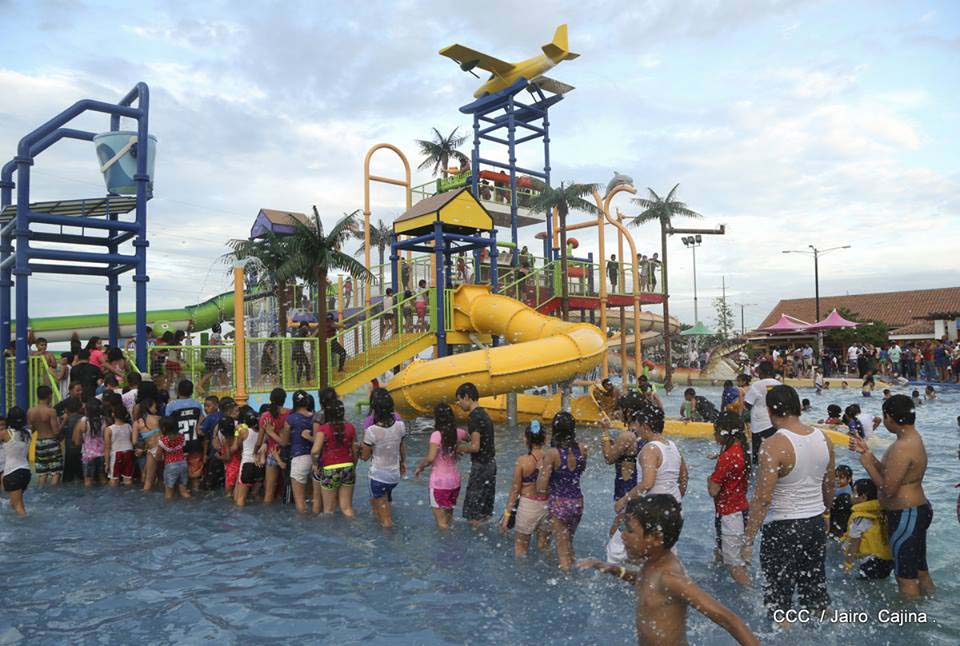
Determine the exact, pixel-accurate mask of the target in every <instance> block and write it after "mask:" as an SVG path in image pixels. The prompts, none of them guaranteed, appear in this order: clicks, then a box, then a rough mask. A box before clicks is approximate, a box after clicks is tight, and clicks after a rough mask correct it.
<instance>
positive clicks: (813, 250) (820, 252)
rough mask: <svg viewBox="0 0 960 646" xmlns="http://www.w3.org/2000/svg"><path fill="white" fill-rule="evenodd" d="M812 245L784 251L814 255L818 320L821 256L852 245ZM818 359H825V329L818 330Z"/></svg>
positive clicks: (818, 318)
mask: <svg viewBox="0 0 960 646" xmlns="http://www.w3.org/2000/svg"><path fill="white" fill-rule="evenodd" d="M807 246H808V247H810V251H806V250H796V249H786V250H784V251H783V253H802V254H806V255H808V256H813V293H814V302H815V303H816V313H817V314H816V316H817V321H819V320H820V256H822V255H824V254H827V253H830V252H831V251H839V250H840V249H849V248H850V245H848V244H845V245H843V246H841V247H830V248H829V249H818V248H817V247H814V246H813V245H812V244H811V245H807ZM817 359H818V360H819V361H823V330H817Z"/></svg>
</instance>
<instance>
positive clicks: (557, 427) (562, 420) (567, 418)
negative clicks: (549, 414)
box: [550, 410, 578, 449]
mask: <svg viewBox="0 0 960 646" xmlns="http://www.w3.org/2000/svg"><path fill="white" fill-rule="evenodd" d="M550 431H551V433H550V446H552V447H554V448H558V449H570V448H574V447H577V446H578V445H577V420H576V419H575V418H574V417H573V415H571V414H570V413H568V412H567V411H563V410H562V411H560V412H559V413H557V414H556V415H554V416H553V421H552V422H551V423H550Z"/></svg>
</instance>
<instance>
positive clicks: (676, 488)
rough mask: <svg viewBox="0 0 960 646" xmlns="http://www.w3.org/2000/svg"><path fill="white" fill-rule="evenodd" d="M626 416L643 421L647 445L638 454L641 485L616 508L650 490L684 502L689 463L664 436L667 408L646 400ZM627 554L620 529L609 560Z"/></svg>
mask: <svg viewBox="0 0 960 646" xmlns="http://www.w3.org/2000/svg"><path fill="white" fill-rule="evenodd" d="M625 415H632V416H633V418H634V419H635V420H636V421H637V422H638V423H639V429H638V434H639V435H640V439H641V440H643V441H645V442H646V444H645V445H644V446H643V448H642V449H641V450H640V454H639V455H638V456H637V463H638V466H639V468H640V477H639V478H638V479H637V485H636V486H635V487H634V488H633V489H631V490H630V491H628V492H627V493H626V495H624V496H623V497H622V498H620V499H619V500H618V501H617V502H616V504H615V505H614V511H616V512H617V514H620V513H622V512H623V510H624V509H625V508H626V506H627V502H628V501H630V500H631V499H633V498H637V497H639V496H642V495H644V494H648V493H650V494H653V493H665V494H669V495H671V496H673V497H674V499H675V500H676V501H677V502H678V503H679V502H681V501H682V499H683V496H684V495H686V493H687V464H686V462H684V460H683V456H682V455H680V451H679V450H678V449H677V445H676V444H674V443H673V441H672V440H667V439H664V437H663V422H664V415H663V410H661V409H659V408H657V407H656V406H655V405H654V404H653V403H651V402H650V401H647V400H644V401H643V402H641V403H640V405H639V406H638V407H637V408H634V409H632V410H628V411H625ZM674 549H675V548H674ZM626 557H627V555H626V549H625V548H624V545H623V538H622V537H621V535H620V530H619V529H618V530H617V531H616V532H615V533H614V535H613V536H611V537H610V541H609V542H608V543H607V561H608V562H610V563H623V562H624V561H625V560H626Z"/></svg>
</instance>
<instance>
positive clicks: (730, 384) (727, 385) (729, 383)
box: [723, 379, 733, 388]
mask: <svg viewBox="0 0 960 646" xmlns="http://www.w3.org/2000/svg"><path fill="white" fill-rule="evenodd" d="M723 387H724V388H733V382H732V381H730V380H729V379H727V380H725V381H724V382H723Z"/></svg>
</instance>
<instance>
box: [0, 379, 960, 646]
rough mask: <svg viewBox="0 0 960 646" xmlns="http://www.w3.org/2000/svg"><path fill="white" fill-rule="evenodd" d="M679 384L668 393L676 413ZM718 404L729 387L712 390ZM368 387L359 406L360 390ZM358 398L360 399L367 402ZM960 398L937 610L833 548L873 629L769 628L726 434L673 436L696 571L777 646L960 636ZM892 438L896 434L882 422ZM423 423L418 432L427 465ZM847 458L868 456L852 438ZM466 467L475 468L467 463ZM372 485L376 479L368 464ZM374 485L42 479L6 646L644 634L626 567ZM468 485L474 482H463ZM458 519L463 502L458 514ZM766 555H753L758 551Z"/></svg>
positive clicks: (515, 639) (602, 487)
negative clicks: (344, 503) (533, 546)
mask: <svg viewBox="0 0 960 646" xmlns="http://www.w3.org/2000/svg"><path fill="white" fill-rule="evenodd" d="M681 392H682V389H678V390H675V391H674V392H673V394H672V395H670V396H667V397H665V398H664V402H665V405H666V407H667V412H668V414H671V415H675V414H676V412H677V410H678V409H679V407H680V394H681ZM698 392H702V394H706V395H707V396H709V397H710V398H711V399H712V400H719V389H715V388H698ZM801 396H803V397H808V398H810V400H811V401H812V402H813V405H814V408H815V411H814V413H813V414H811V415H809V416H808V417H809V419H810V420H815V419H818V418H820V417H822V416H823V412H822V411H824V410H825V409H826V405H827V404H828V403H838V404H840V405H842V406H843V405H846V404H847V403H852V402H858V403H860V404H861V405H862V406H863V407H864V411H865V412H867V413H871V414H873V413H878V412H879V409H880V404H881V401H882V399H881V398H880V397H874V398H873V399H864V398H862V397H861V396H860V394H859V392H856V391H852V390H851V391H830V392H828V393H824V394H823V395H821V396H819V397H818V396H817V395H816V394H815V393H814V392H813V391H812V390H809V391H804V392H802V393H801ZM353 401H354V400H353V398H351V399H350V401H349V402H348V403H350V404H352V402H353ZM353 410H354V409H353V407H352V405H348V411H351V412H352V411H353ZM958 414H960V392H945V393H943V394H942V395H941V399H940V400H939V401H937V402H935V403H931V404H928V405H925V406H922V407H921V408H920V409H919V411H918V416H919V419H918V427H919V428H920V430H921V432H922V433H923V435H924V439H925V442H926V444H927V448H928V451H929V453H930V467H929V469H928V471H927V483H926V491H927V495H928V496H929V498H930V500H931V502H932V503H933V506H934V522H933V526H932V528H931V531H930V535H929V560H930V567H931V575H932V576H933V579H934V581H935V582H936V583H937V585H938V587H939V590H938V592H937V594H936V596H935V597H934V598H932V599H929V600H925V601H923V602H921V603H920V604H919V605H918V606H917V609H919V610H923V611H925V612H926V613H927V615H928V623H926V624H914V623H908V624H906V625H903V626H899V625H894V624H886V625H881V624H880V623H878V622H877V620H876V617H877V612H878V611H879V610H881V609H883V608H889V609H896V608H898V607H899V606H898V604H897V602H896V584H895V583H894V581H893V579H892V578H891V579H890V580H888V581H885V582H881V583H879V584H877V583H869V584H866V583H860V582H858V581H856V580H854V579H850V578H847V577H845V576H843V575H841V574H840V573H839V571H838V570H837V568H836V567H835V566H836V563H837V561H838V558H837V550H836V549H832V550H831V553H830V555H829V556H828V582H829V589H830V594H831V596H832V599H833V603H832V607H833V608H835V609H839V610H852V611H865V612H867V613H868V615H869V617H870V621H869V622H868V623H865V624H859V623H855V624H849V625H839V626H837V625H823V626H811V627H805V628H797V629H794V630H793V631H791V633H790V634H789V635H786V636H784V635H778V636H774V634H773V633H772V631H771V630H770V629H769V628H767V626H766V621H765V620H764V612H763V610H762V608H761V605H760V591H759V589H758V588H754V589H753V590H750V591H747V592H740V591H739V590H737V589H736V588H735V586H734V584H733V583H732V582H731V581H730V579H729V577H728V575H727V574H726V572H724V571H723V570H721V569H717V568H715V567H714V566H712V565H709V564H710V563H712V549H713V532H714V530H713V516H712V514H713V504H712V502H711V500H710V498H709V496H708V495H707V493H706V485H705V482H704V481H705V479H706V477H707V475H708V473H709V469H710V467H711V466H712V465H710V464H709V462H708V459H707V454H708V452H710V451H711V450H712V445H711V444H709V443H707V442H705V441H700V440H686V441H680V442H679V443H678V444H679V446H680V449H681V451H682V452H683V454H684V456H685V458H686V460H687V463H688V465H689V467H690V472H691V478H690V488H689V491H688V495H687V497H686V498H685V500H684V515H685V526H684V530H683V534H682V536H681V538H680V542H679V546H678V547H679V553H680V555H681V558H682V560H683V561H684V563H685V565H686V567H687V570H688V572H689V574H690V575H691V576H692V577H693V578H694V579H696V580H697V581H698V582H699V583H700V584H701V585H702V586H703V587H704V588H706V589H707V590H709V591H710V592H711V593H713V594H714V595H716V596H717V597H719V598H720V599H721V600H722V601H723V602H724V603H725V604H727V605H728V606H730V607H731V608H733V609H734V610H735V611H736V612H738V613H739V614H740V615H741V616H742V617H744V619H745V620H746V621H747V623H748V624H749V625H750V626H751V628H753V629H754V631H756V632H757V633H758V634H760V635H761V638H762V639H764V637H765V638H766V639H765V641H766V640H770V641H771V642H777V643H788V642H789V643H811V642H813V641H820V642H823V643H825V644H834V643H836V644H844V645H851V644H867V643H869V644H894V643H900V642H908V643H917V644H956V643H958V640H960V617H958V616H957V612H956V611H957V608H958V605H960V604H958V601H960V583H958V581H960V546H958V544H957V542H956V540H955V537H956V535H957V530H958V525H957V518H956V512H955V506H956V495H957V493H956V490H955V489H954V488H953V485H954V484H955V482H957V481H960V477H958V472H960V469H958V466H960V462H958V461H957V441H958V433H957V426H956V416H957V415H958ZM878 432H880V433H885V432H886V431H884V430H882V429H881V430H880V431H878ZM583 438H587V440H588V442H589V444H590V445H591V449H592V450H591V458H590V464H589V465H588V468H587V471H586V473H585V474H584V482H583V484H584V489H585V493H586V511H585V514H584V520H583V523H582V524H581V526H580V529H579V531H578V532H577V535H576V539H575V546H576V550H577V555H578V557H585V556H596V557H602V555H603V547H604V542H605V538H606V535H607V530H608V529H609V526H610V522H611V519H612V498H611V493H610V491H611V487H612V480H613V469H612V467H609V466H607V465H605V464H603V463H602V460H601V459H598V451H597V448H596V447H597V439H598V434H597V433H596V432H594V431H583V432H581V439H583ZM426 439H427V435H426V433H425V432H419V433H417V434H416V435H414V436H413V437H412V438H411V441H410V444H409V447H408V452H409V458H408V459H409V460H410V464H411V471H412V465H414V464H415V463H416V460H419V458H420V457H421V456H422V455H423V453H424V450H425V442H426ZM497 446H498V465H499V478H498V480H499V483H498V497H497V506H496V508H497V512H498V513H499V512H500V511H501V510H502V509H503V505H504V502H505V498H506V493H507V488H508V482H509V477H510V474H511V470H512V467H513V459H514V457H515V456H516V455H517V454H518V453H519V452H520V451H521V448H522V447H521V442H520V440H519V435H518V434H516V433H509V432H507V431H506V430H504V429H498V432H497ZM837 463H838V464H840V463H847V464H850V465H851V466H854V467H855V469H854V472H855V473H856V474H857V476H856V477H861V475H862V473H863V472H862V469H860V467H859V465H856V464H855V463H854V462H852V461H851V460H850V459H849V458H848V457H847V456H846V452H845V451H838V452H837ZM467 468H468V465H467V464H466V461H464V462H463V463H462V464H461V471H462V472H463V473H464V475H465V474H466V470H467ZM360 478H361V479H360V482H362V483H364V484H365V483H366V466H363V467H361V470H360ZM365 492H366V490H365V488H360V487H358V490H357V495H356V497H355V503H356V507H357V509H358V512H359V514H360V517H359V518H358V519H357V520H356V521H354V522H350V521H347V520H346V519H344V518H342V517H339V516H338V517H337V518H333V519H319V518H316V517H313V516H303V517H298V516H297V514H296V513H295V512H294V511H293V509H292V507H288V506H280V505H277V506H274V507H272V508H269V509H264V508H261V507H258V506H256V505H254V506H252V507H248V508H247V509H246V510H242V511H241V510H237V509H234V508H233V506H232V505H231V504H229V503H228V501H227V500H226V499H224V498H222V497H221V496H220V495H217V494H212V493H210V494H201V495H200V496H198V497H196V498H194V499H193V500H189V501H182V500H176V501H174V502H173V503H171V504H165V503H164V501H163V500H162V495H159V494H155V495H148V496H145V495H144V494H142V493H141V492H140V491H139V490H123V489H118V490H110V489H104V488H98V489H93V490H83V489H82V488H79V487H72V486H67V487H64V488H61V489H57V490H37V489H36V488H34V487H31V488H30V490H29V491H28V493H27V499H26V502H27V510H28V512H29V514H30V516H29V517H28V518H26V519H23V520H20V519H16V518H14V517H13V515H12V513H11V512H10V510H9V509H7V508H4V509H3V510H2V513H0V544H2V546H3V547H2V551H0V571H2V573H3V602H2V606H0V607H2V610H0V644H6V643H16V642H18V641H22V642H23V643H30V644H47V643H50V644H53V643H67V642H69V643H89V642H96V643H103V644H121V643H131V642H139V641H145V642H146V643H151V644H173V643H195V642H199V641H216V642H217V643H225V644H233V643H249V642H251V641H256V642H279V641H289V640H300V641H308V642H310V643H314V642H318V643H355V642H361V641H362V642H364V643H369V644H400V643H402V644H446V643H450V644H457V643H471V644H485V643H495V642H497V643H509V644H538V643H542V642H544V641H549V642H551V643H564V644H582V643H604V644H629V643H635V633H634V625H633V624H634V619H633V616H634V615H633V608H634V598H633V592H632V590H631V589H630V588H628V587H627V586H626V585H624V584H621V583H619V582H618V581H616V580H614V579H613V578H612V577H607V576H601V575H599V574H594V573H575V574H573V575H569V576H568V575H563V574H561V573H560V572H559V571H558V570H557V569H556V567H555V559H554V557H553V555H552V554H551V555H549V556H548V557H547V558H541V557H540V556H539V555H536V556H534V558H532V559H530V560H529V561H527V562H523V563H516V562H515V561H514V559H513V556H512V545H513V537H512V534H507V535H505V536H500V535H498V534H497V532H496V529H495V528H494V527H493V526H492V525H491V526H488V527H486V528H484V529H482V530H479V531H476V532H475V531H472V530H470V529H469V528H468V527H467V526H466V525H465V523H463V522H462V521H460V522H458V523H456V525H455V528H454V529H453V531H451V532H449V533H447V534H441V533H440V532H438V531H437V530H436V529H435V527H434V523H433V518H432V516H431V513H430V508H429V505H428V502H427V479H426V477H423V478H422V479H421V480H405V481H404V482H402V483H401V484H400V486H399V487H398V489H397V491H396V494H395V512H394V518H395V522H396V525H397V526H396V528H395V530H394V531H392V532H384V531H382V530H381V529H380V528H379V527H378V526H376V524H375V523H374V522H373V520H372V518H371V517H370V512H369V506H368V504H367V502H366V493H365ZM461 499H462V496H461ZM457 517H458V518H459V511H458V512H457ZM754 562H755V563H756V557H755V559H754ZM688 635H689V639H690V642H691V643H693V644H728V643H732V640H730V639H729V638H728V637H727V636H726V634H725V633H724V632H723V630H722V629H720V628H718V627H716V626H714V625H713V624H712V623H710V622H709V621H707V620H705V619H703V618H702V617H701V616H700V615H699V614H697V613H696V612H694V611H691V612H690V618H689V621H688Z"/></svg>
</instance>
